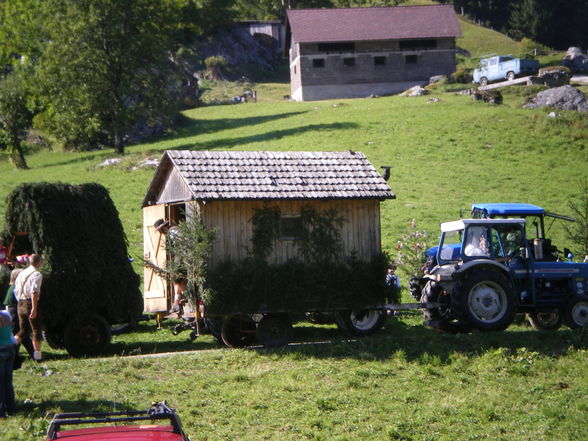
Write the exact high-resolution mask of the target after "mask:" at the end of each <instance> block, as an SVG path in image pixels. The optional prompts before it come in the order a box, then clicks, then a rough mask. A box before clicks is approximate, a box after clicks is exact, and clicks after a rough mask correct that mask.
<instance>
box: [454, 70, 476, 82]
mask: <svg viewBox="0 0 588 441" xmlns="http://www.w3.org/2000/svg"><path fill="white" fill-rule="evenodd" d="M473 79H474V77H473V76H472V74H471V73H470V72H469V71H467V70H466V69H457V70H456V71H455V72H453V73H452V74H451V75H450V77H449V80H450V81H451V82H453V83H462V84H468V83H471V82H472V81H473Z"/></svg>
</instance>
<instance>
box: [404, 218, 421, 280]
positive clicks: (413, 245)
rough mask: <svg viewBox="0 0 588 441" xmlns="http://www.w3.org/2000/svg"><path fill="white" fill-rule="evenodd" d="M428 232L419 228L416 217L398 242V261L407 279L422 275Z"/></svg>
mask: <svg viewBox="0 0 588 441" xmlns="http://www.w3.org/2000/svg"><path fill="white" fill-rule="evenodd" d="M428 236H429V235H428V233H427V232H426V231H424V230H419V229H418V227H417V222H416V220H415V219H413V220H411V221H410V222H409V223H408V226H407V229H406V231H405V232H404V233H403V234H402V235H401V236H400V239H399V240H398V241H397V242H396V250H397V252H398V257H397V260H396V263H397V264H398V267H399V269H400V271H402V273H403V274H404V275H405V276H406V278H407V279H409V278H411V277H413V276H420V274H421V267H422V266H423V264H424V259H425V251H427V248H428V245H427V239H428Z"/></svg>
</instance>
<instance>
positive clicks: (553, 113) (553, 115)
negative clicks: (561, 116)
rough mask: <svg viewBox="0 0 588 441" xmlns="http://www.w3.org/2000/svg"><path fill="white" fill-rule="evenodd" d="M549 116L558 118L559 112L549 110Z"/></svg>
mask: <svg viewBox="0 0 588 441" xmlns="http://www.w3.org/2000/svg"><path fill="white" fill-rule="evenodd" d="M547 117H548V118H557V113H555V112H549V114H548V115H547Z"/></svg>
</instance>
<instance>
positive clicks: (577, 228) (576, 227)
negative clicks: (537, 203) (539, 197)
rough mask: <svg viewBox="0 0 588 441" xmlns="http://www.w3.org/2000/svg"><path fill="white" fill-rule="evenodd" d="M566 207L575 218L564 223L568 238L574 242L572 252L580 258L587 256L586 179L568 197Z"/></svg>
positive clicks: (587, 197) (587, 181)
mask: <svg viewBox="0 0 588 441" xmlns="http://www.w3.org/2000/svg"><path fill="white" fill-rule="evenodd" d="M568 207H569V209H570V212H571V213H572V216H573V217H574V218H575V219H576V222H574V223H573V224H571V225H570V224H566V226H565V229H566V233H567V235H568V238H569V239H570V240H571V241H572V242H573V243H574V254H575V255H576V256H578V257H580V258H582V257H584V256H588V180H584V181H582V182H580V183H579V185H578V192H577V194H576V195H574V197H570V198H569V199H568Z"/></svg>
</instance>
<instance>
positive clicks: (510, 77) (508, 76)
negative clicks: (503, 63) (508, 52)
mask: <svg viewBox="0 0 588 441" xmlns="http://www.w3.org/2000/svg"><path fill="white" fill-rule="evenodd" d="M506 79H507V80H508V81H512V80H514V79H515V74H514V72H513V71H512V70H510V71H508V72H507V73H506Z"/></svg>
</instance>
